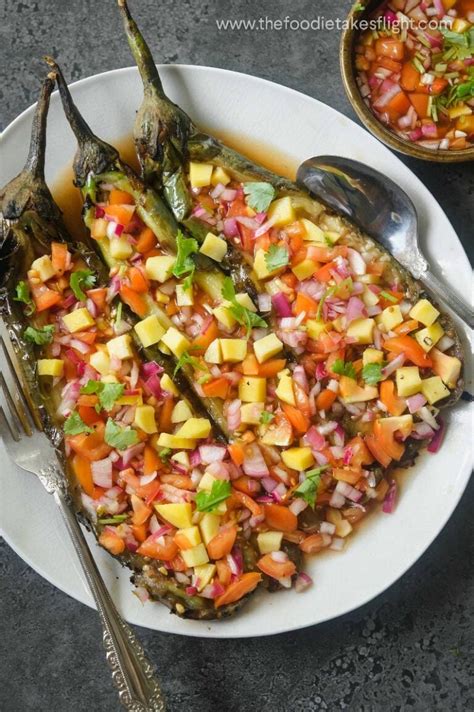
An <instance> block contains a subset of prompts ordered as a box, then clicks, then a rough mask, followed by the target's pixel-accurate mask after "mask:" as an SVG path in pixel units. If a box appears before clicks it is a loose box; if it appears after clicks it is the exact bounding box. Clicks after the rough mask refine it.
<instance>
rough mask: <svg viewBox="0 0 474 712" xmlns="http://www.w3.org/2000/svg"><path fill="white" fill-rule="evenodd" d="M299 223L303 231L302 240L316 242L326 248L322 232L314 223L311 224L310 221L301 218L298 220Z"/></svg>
mask: <svg viewBox="0 0 474 712" xmlns="http://www.w3.org/2000/svg"><path fill="white" fill-rule="evenodd" d="M300 223H301V224H302V225H303V227H304V230H305V235H304V237H303V240H311V242H318V243H319V244H320V245H324V246H326V240H325V239H324V231H323V230H321V228H320V227H318V226H317V225H315V224H314V222H311V220H307V219H306V218H302V219H301V220H300Z"/></svg>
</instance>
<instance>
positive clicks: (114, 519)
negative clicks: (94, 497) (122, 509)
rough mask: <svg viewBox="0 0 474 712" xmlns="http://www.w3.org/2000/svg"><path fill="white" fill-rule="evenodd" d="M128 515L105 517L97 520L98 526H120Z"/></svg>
mask: <svg viewBox="0 0 474 712" xmlns="http://www.w3.org/2000/svg"><path fill="white" fill-rule="evenodd" d="M129 516H130V515H129V514H115V515H114V516H113V517H105V518H104V519H98V520H97V521H98V522H99V524H121V523H122V522H124V521H125V520H126V519H128V518H129Z"/></svg>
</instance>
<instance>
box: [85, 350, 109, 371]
mask: <svg viewBox="0 0 474 712" xmlns="http://www.w3.org/2000/svg"><path fill="white" fill-rule="evenodd" d="M89 364H90V365H91V366H92V368H95V370H96V371H98V372H99V373H100V375H101V376H106V375H107V374H108V373H109V371H110V358H109V355H108V354H106V353H105V351H96V352H95V353H93V354H92V355H91V357H90V359H89Z"/></svg>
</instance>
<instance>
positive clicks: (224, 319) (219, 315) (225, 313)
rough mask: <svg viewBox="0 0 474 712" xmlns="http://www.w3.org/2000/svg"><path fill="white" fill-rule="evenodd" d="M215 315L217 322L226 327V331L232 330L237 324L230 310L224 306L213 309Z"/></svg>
mask: <svg viewBox="0 0 474 712" xmlns="http://www.w3.org/2000/svg"><path fill="white" fill-rule="evenodd" d="M213 314H214V316H215V317H216V319H217V321H218V322H220V323H221V324H222V325H223V326H225V327H226V329H232V328H233V327H234V326H235V325H236V323H237V322H236V320H235V319H234V317H233V316H232V313H231V311H230V309H228V308H227V307H226V306H225V305H224V304H220V305H219V306H218V307H216V308H215V309H213Z"/></svg>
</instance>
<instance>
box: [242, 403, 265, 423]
mask: <svg viewBox="0 0 474 712" xmlns="http://www.w3.org/2000/svg"><path fill="white" fill-rule="evenodd" d="M264 407H265V404H264V403H244V404H243V405H242V406H241V408H240V419H241V422H242V423H243V424H244V425H259V423H260V416H261V415H262V413H263V409H264Z"/></svg>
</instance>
